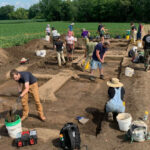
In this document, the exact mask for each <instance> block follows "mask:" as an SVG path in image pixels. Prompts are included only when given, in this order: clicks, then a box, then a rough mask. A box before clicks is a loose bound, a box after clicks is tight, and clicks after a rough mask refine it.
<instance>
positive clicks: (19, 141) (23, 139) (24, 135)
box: [14, 130, 38, 147]
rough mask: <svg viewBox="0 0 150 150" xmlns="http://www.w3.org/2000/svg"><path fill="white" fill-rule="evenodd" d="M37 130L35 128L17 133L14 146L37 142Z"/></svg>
mask: <svg viewBox="0 0 150 150" xmlns="http://www.w3.org/2000/svg"><path fill="white" fill-rule="evenodd" d="M37 139H38V138H37V132H36V130H31V131H23V132H19V133H18V134H17V137H16V139H15V140H14V143H15V146H17V147H23V146H27V145H35V144H37Z"/></svg>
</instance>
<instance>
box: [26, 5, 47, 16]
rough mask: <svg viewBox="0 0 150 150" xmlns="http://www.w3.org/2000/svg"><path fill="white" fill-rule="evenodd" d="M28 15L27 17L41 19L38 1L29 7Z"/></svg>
mask: <svg viewBox="0 0 150 150" xmlns="http://www.w3.org/2000/svg"><path fill="white" fill-rule="evenodd" d="M28 17H29V19H32V18H38V19H42V18H44V15H43V14H42V12H41V9H40V4H39V3H38V4H34V5H32V6H31V7H30V8H29V16H28Z"/></svg>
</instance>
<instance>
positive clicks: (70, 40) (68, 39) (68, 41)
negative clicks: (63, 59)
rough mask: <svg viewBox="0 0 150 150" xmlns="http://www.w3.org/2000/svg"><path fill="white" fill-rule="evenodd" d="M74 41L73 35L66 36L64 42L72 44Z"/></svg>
mask: <svg viewBox="0 0 150 150" xmlns="http://www.w3.org/2000/svg"><path fill="white" fill-rule="evenodd" d="M74 41H75V39H74V37H73V36H70V37H69V36H66V42H67V44H73V43H74Z"/></svg>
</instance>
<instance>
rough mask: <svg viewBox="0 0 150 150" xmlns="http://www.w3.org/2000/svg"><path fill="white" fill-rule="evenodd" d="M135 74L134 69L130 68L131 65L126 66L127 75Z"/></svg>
mask: <svg viewBox="0 0 150 150" xmlns="http://www.w3.org/2000/svg"><path fill="white" fill-rule="evenodd" d="M133 74H134V69H132V68H130V67H126V68H125V75H126V76H127V77H132V76H133Z"/></svg>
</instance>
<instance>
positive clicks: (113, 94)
mask: <svg viewBox="0 0 150 150" xmlns="http://www.w3.org/2000/svg"><path fill="white" fill-rule="evenodd" d="M124 94H125V89H124V88H123V87H122V88H121V100H122V101H123V98H124ZM108 95H109V98H110V99H112V98H113V97H114V96H115V88H113V87H109V89H108Z"/></svg>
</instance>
